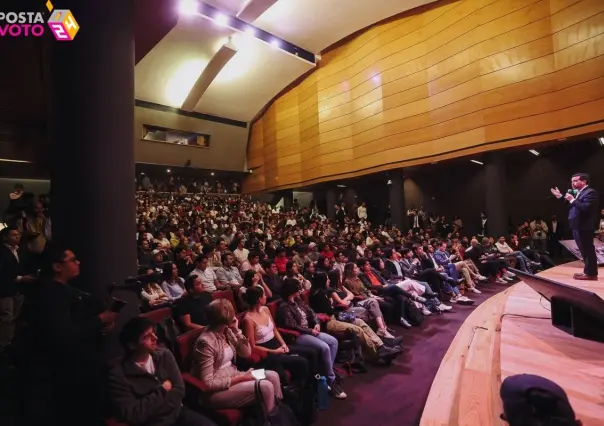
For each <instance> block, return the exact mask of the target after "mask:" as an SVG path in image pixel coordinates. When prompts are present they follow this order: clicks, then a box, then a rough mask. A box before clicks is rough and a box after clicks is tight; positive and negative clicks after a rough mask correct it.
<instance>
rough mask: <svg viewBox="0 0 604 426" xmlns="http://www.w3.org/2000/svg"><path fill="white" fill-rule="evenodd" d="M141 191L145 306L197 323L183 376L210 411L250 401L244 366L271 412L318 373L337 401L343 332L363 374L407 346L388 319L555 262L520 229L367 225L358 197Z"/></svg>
mask: <svg viewBox="0 0 604 426" xmlns="http://www.w3.org/2000/svg"><path fill="white" fill-rule="evenodd" d="M137 200H138V233H137V239H138V245H139V264H140V267H141V269H140V273H141V281H142V282H143V290H142V292H141V300H142V311H143V312H147V314H143V315H152V314H153V311H154V310H157V309H160V308H168V309H169V310H170V312H171V315H172V318H173V319H174V321H175V323H176V326H177V327H178V332H179V333H194V332H195V330H197V332H198V333H201V334H199V337H197V338H196V343H195V346H194V352H193V357H192V364H191V367H190V369H189V370H188V371H187V373H189V374H191V375H193V376H194V377H195V378H196V379H198V380H200V381H201V382H202V383H204V388H205V389H206V394H205V396H204V397H203V398H202V399H203V401H202V402H203V404H204V405H205V406H206V407H208V408H211V409H216V410H219V409H227V408H228V409H233V408H244V407H246V406H249V405H250V404H252V403H253V402H254V401H255V398H254V387H253V386H252V385H251V382H252V381H253V378H252V377H251V375H250V373H249V371H248V373H245V372H243V370H242V369H243V368H249V367H250V366H251V367H253V368H265V369H266V370H267V381H263V385H264V386H266V387H267V389H266V392H263V393H262V395H264V397H265V398H266V400H265V401H264V402H265V405H266V407H268V408H269V409H274V408H275V407H277V406H278V404H277V405H276V404H275V402H274V401H275V400H279V399H281V398H282V396H283V390H284V389H287V386H290V385H297V386H300V387H304V386H307V385H309V384H311V385H314V387H315V391H316V384H317V383H316V379H315V376H316V375H317V374H318V375H322V376H324V377H326V379H327V384H328V389H329V393H330V394H331V395H332V396H333V397H334V398H338V399H343V398H346V393H345V392H344V390H343V389H342V381H341V378H342V374H341V373H340V370H339V369H338V368H337V364H338V361H339V358H340V355H341V353H340V352H341V351H342V349H341V346H342V347H343V346H345V343H344V342H346V343H348V342H349V341H350V340H351V339H353V340H356V341H357V342H358V346H359V349H360V352H361V353H362V356H361V357H358V358H356V359H355V361H356V362H355V363H354V364H353V365H351V368H352V369H353V370H354V371H358V372H365V371H366V367H365V365H364V362H363V361H359V360H363V359H366V360H368V361H369V362H375V363H381V364H386V365H388V364H390V362H391V361H392V360H393V359H395V358H396V357H397V356H398V355H399V354H400V353H401V348H402V343H403V342H402V337H401V336H396V333H395V331H394V330H393V329H392V328H391V326H392V325H393V324H396V325H399V326H402V327H405V328H410V327H413V326H418V325H420V324H421V323H422V321H423V319H424V317H426V316H430V315H433V314H440V313H443V312H448V311H451V310H452V306H451V305H450V303H459V304H466V305H471V304H473V303H474V301H473V300H472V299H470V297H468V296H470V295H471V294H473V293H474V294H479V293H481V290H480V289H479V287H481V286H484V285H488V283H489V282H496V283H499V284H507V283H509V282H511V281H514V278H515V276H514V274H512V273H511V272H510V271H509V270H508V268H509V267H515V268H518V269H521V270H525V271H530V272H534V271H536V270H538V269H542V268H545V267H549V266H551V265H552V264H553V263H552V262H551V260H550V259H549V258H548V256H547V254H546V253H545V252H540V251H538V250H535V249H532V248H530V247H521V246H520V243H519V242H518V238H517V237H516V236H512V237H511V238H510V239H509V240H506V237H503V236H502V237H500V238H499V239H498V240H497V241H495V240H494V239H493V238H490V237H481V238H480V239H478V238H477V237H473V238H467V237H461V236H460V235H459V232H460V229H459V228H458V227H456V228H455V231H456V233H452V232H451V233H448V234H446V235H441V234H440V233H438V231H436V232H433V231H432V230H431V228H429V226H428V227H426V229H422V228H414V229H412V230H410V231H409V232H408V233H407V234H401V232H400V231H399V230H398V229H396V228H390V227H386V226H378V227H372V225H371V223H370V222H368V221H367V214H366V210H365V209H364V208H359V207H357V208H353V209H351V211H352V212H354V213H355V214H354V215H351V216H345V217H344V219H343V220H341V219H337V220H336V221H335V222H332V221H330V220H328V219H326V218H325V217H324V216H321V215H320V214H318V213H317V212H316V210H311V209H307V208H299V207H297V206H295V207H294V208H293V209H291V210H290V211H287V212H280V211H275V210H273V208H271V206H269V205H266V204H261V203H258V202H252V201H251V200H250V199H249V198H244V197H233V198H229V199H218V198H213V197H211V196H207V197H198V198H197V199H195V200H191V199H189V198H187V196H177V195H171V196H170V197H167V198H162V199H159V198H155V197H154V194H150V193H145V194H139V195H138V196H137ZM361 207H362V206H361ZM340 210H341V211H345V210H347V209H346V208H345V207H344V206H340V208H339V209H338V211H340ZM358 212H361V214H360V215H359V214H358ZM447 303H449V304H447ZM149 311H150V312H149ZM218 312H220V313H221V314H220V315H219V314H218ZM219 317H220V319H219ZM217 348H218V350H217ZM254 354H256V355H255V356H254ZM237 357H239V359H237ZM237 367H239V369H238V368H237ZM248 381H249V383H248ZM246 383H247V384H246ZM124 420H128V419H127V418H125V419H124Z"/></svg>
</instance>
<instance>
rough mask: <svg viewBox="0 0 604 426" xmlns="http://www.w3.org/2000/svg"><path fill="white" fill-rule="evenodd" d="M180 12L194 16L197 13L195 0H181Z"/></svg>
mask: <svg viewBox="0 0 604 426" xmlns="http://www.w3.org/2000/svg"><path fill="white" fill-rule="evenodd" d="M180 12H181V13H182V14H184V15H189V16H192V15H196V14H197V13H198V9H197V2H196V1H195V0H182V1H181V2H180Z"/></svg>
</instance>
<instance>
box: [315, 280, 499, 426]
mask: <svg viewBox="0 0 604 426" xmlns="http://www.w3.org/2000/svg"><path fill="white" fill-rule="evenodd" d="M506 288H508V286H506V285H493V284H489V285H488V286H487V287H486V288H485V286H483V287H481V290H484V291H483V293H482V294H472V297H471V298H472V299H474V300H476V304H480V303H482V302H483V301H485V300H486V299H488V298H489V297H491V296H493V295H494V294H497V293H499V292H500V291H502V290H504V289H506ZM475 306H477V305H475ZM473 309H474V307H470V306H460V305H454V313H447V314H444V315H439V316H434V315H432V316H430V317H428V318H426V319H425V321H424V323H423V324H422V325H421V327H414V328H412V329H410V330H404V329H402V328H400V327H399V328H397V331H398V332H399V334H402V335H404V336H405V344H404V349H405V351H404V353H403V355H402V356H401V357H400V358H399V359H397V360H396V361H395V363H394V364H393V365H392V366H391V367H373V366H371V367H370V370H369V372H368V373H366V374H360V375H355V376H353V377H351V378H348V379H345V380H344V382H343V383H342V386H343V388H344V390H345V392H346V393H347V394H348V398H347V399H346V400H344V401H338V400H335V399H333V398H332V399H331V400H330V406H329V410H327V411H325V412H320V413H319V421H318V422H317V423H316V426H339V425H346V426H357V425H359V426H360V425H371V426H386V425H394V424H396V425H397V426H414V425H417V424H419V420H420V418H421V415H422V410H423V407H424V404H425V402H426V399H427V398H428V393H429V392H430V386H431V385H432V380H433V379H434V376H435V375H436V372H437V371H438V368H439V366H440V362H441V360H442V358H443V357H444V355H445V353H446V351H447V349H448V348H449V345H450V344H451V341H452V340H453V338H454V337H455V335H456V334H457V330H458V329H459V328H460V327H461V325H462V323H463V322H464V321H465V319H466V318H467V316H468V315H469V314H470V312H472V310H473Z"/></svg>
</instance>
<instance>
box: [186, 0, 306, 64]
mask: <svg viewBox="0 0 604 426" xmlns="http://www.w3.org/2000/svg"><path fill="white" fill-rule="evenodd" d="M180 10H181V13H183V14H185V15H198V16H201V17H203V18H205V19H208V20H210V21H212V22H214V23H215V24H216V25H219V26H223V27H228V28H230V29H232V30H233V31H237V32H240V33H246V34H248V35H250V36H252V37H254V38H255V39H257V40H260V41H262V42H264V43H266V44H269V45H272V46H274V47H275V48H278V49H279V50H281V51H282V52H285V53H288V54H290V55H292V56H295V57H296V58H299V59H301V60H303V61H304V62H307V63H310V64H311V65H313V66H314V65H317V60H318V59H317V55H315V54H314V53H312V52H309V51H308V50H305V49H302V48H301V47H299V46H296V45H294V44H292V43H290V42H288V41H286V40H283V39H280V38H279V37H277V36H275V35H273V34H271V33H269V32H267V31H264V30H262V29H260V28H258V27H255V26H254V25H251V24H249V23H248V22H245V21H243V20H241V19H239V18H238V17H236V16H231V15H228V14H225V13H224V12H222V11H221V10H219V9H217V8H215V7H214V6H211V5H209V4H207V3H204V2H202V1H198V0H183V1H182V2H181V5H180ZM274 41H276V42H274Z"/></svg>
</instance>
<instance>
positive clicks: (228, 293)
mask: <svg viewBox="0 0 604 426" xmlns="http://www.w3.org/2000/svg"><path fill="white" fill-rule="evenodd" d="M212 299H213V300H216V299H226V300H228V301H229V302H231V304H232V305H233V308H235V311H237V310H238V309H237V304H236V303H235V296H234V295H233V291H232V290H217V291H215V292H213V293H212Z"/></svg>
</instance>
